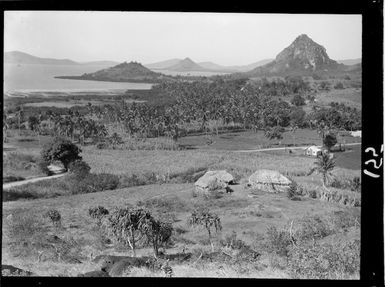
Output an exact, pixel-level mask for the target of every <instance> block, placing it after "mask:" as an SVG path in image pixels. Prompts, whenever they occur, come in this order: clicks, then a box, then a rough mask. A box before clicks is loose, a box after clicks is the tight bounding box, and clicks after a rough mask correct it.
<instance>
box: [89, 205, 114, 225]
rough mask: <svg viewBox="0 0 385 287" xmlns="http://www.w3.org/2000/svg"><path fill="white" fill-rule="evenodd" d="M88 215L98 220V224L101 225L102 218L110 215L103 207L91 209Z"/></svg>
mask: <svg viewBox="0 0 385 287" xmlns="http://www.w3.org/2000/svg"><path fill="white" fill-rule="evenodd" d="M88 214H89V216H91V217H92V218H93V219H96V220H97V222H98V224H100V222H101V220H102V218H103V217H104V216H106V215H108V214H109V211H108V210H107V209H106V208H104V207H103V206H97V207H91V208H89V209H88Z"/></svg>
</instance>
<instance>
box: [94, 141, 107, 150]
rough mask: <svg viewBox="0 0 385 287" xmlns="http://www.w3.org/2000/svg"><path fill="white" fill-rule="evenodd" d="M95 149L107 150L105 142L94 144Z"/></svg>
mask: <svg viewBox="0 0 385 287" xmlns="http://www.w3.org/2000/svg"><path fill="white" fill-rule="evenodd" d="M96 148H97V149H107V148H108V143H106V142H98V143H97V144H96Z"/></svg>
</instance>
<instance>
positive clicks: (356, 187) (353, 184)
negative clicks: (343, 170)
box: [350, 176, 361, 192]
mask: <svg viewBox="0 0 385 287" xmlns="http://www.w3.org/2000/svg"><path fill="white" fill-rule="evenodd" d="M350 188H351V191H355V192H360V191H361V178H360V177H359V176H355V177H354V178H353V179H352V180H351V181H350Z"/></svg>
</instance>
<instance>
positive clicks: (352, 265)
mask: <svg viewBox="0 0 385 287" xmlns="http://www.w3.org/2000/svg"><path fill="white" fill-rule="evenodd" d="M359 268H360V242H359V240H354V241H350V242H347V243H343V244H338V245H333V244H328V243H323V244H318V243H315V244H313V245H311V246H299V247H295V248H292V249H291V250H290V253H289V260H288V269H289V272H290V274H291V276H292V277H293V278H299V279H351V277H352V276H357V277H358V276H359Z"/></svg>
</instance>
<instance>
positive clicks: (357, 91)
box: [316, 88, 362, 109]
mask: <svg viewBox="0 0 385 287" xmlns="http://www.w3.org/2000/svg"><path fill="white" fill-rule="evenodd" d="M316 99H317V101H318V102H317V104H324V105H327V104H330V103H331V102H337V103H344V104H346V105H348V106H351V107H355V108H358V109H361V107H362V90H361V88H346V89H341V90H335V89H332V90H331V91H329V92H322V93H318V94H317V96H316Z"/></svg>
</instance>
